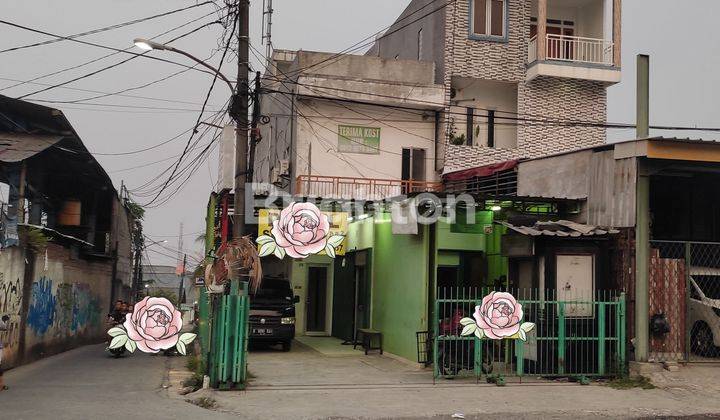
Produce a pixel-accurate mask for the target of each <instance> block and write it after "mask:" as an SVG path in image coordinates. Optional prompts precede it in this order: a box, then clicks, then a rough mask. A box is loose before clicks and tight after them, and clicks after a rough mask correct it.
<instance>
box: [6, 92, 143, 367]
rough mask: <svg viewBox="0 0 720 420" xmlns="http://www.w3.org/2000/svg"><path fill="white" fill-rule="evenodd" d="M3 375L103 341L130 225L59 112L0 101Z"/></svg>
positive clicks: (119, 292)
mask: <svg viewBox="0 0 720 420" xmlns="http://www.w3.org/2000/svg"><path fill="white" fill-rule="evenodd" d="M0 114H2V115H3V117H4V118H3V119H2V120H1V121H0V173H1V174H2V175H1V176H0V183H2V184H5V185H3V187H6V188H8V189H9V198H8V202H7V203H4V205H3V212H2V224H1V228H0V237H1V238H2V243H0V250H1V251H2V252H0V314H3V315H5V314H7V315H9V316H10V328H9V331H8V332H6V333H2V336H1V337H0V340H2V342H3V344H4V346H5V349H4V355H3V367H5V368H7V367H12V366H16V365H18V364H21V363H27V362H30V361H33V360H36V359H39V358H41V357H45V356H48V355H51V354H55V353H58V352H61V351H64V350H67V349H70V348H73V347H77V346H79V345H83V344H87V343H97V342H101V341H102V340H104V339H105V337H106V326H107V325H106V323H105V319H106V315H107V314H108V312H109V311H110V306H111V301H112V300H114V299H125V300H130V298H131V272H132V250H131V236H132V234H131V232H132V226H133V225H134V224H135V220H134V218H133V215H132V213H131V212H130V210H129V209H128V206H127V202H126V201H125V199H124V198H122V197H120V196H119V195H118V192H117V191H116V190H115V188H114V187H113V184H112V182H111V180H110V178H109V177H108V175H107V173H105V171H104V169H103V168H102V166H100V164H99V163H98V162H97V161H95V159H94V158H93V156H92V155H91V154H90V152H88V150H87V148H85V146H84V145H83V143H82V141H81V140H80V138H79V136H78V135H77V133H76V132H75V130H74V129H73V127H72V125H70V123H69V122H68V120H67V119H66V118H65V116H64V115H63V114H62V112H61V111H59V110H57V109H53V108H48V107H44V106H40V105H36V104H32V103H29V102H24V101H20V100H17V99H12V98H8V97H5V96H0Z"/></svg>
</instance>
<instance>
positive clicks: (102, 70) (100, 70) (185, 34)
mask: <svg viewBox="0 0 720 420" xmlns="http://www.w3.org/2000/svg"><path fill="white" fill-rule="evenodd" d="M0 23H2V21H0ZM212 23H214V22H211V23H208V24H205V25H202V26H200V27H198V28H195V29H193V30H191V31H189V32H186V33H184V34H182V35H180V36H178V37H175V38H173V39H172V40H170V41H168V42H173V41H176V40H178V39H180V38H183V37H186V36H188V35H190V34H193V33H195V32H197V31H199V30H200V29H203V28H205V27H207V26H209V25H211V24H212ZM78 42H79V41H78ZM117 51H119V52H124V53H127V54H132V57H130V58H127V59H125V60H122V61H120V62H117V63H115V64H111V65H109V66H105V67H103V68H101V69H98V70H95V71H92V72H90V73H87V74H84V75H82V76H78V77H75V78H73V79H70V80H67V81H65V82H62V83H58V84H55V85H52V86H49V87H46V88H43V89H39V90H36V91H34V92H30V93H26V94H24V95H22V96H19V97H18V99H23V98H26V97H28V96H32V95H35V94H38V93H42V92H47V91H48V90H51V89H55V88H58V87H60V86H64V85H67V84H69V83H73V82H77V81H78V80H82V79H86V78H88V77H91V76H94V75H96V74H98V73H102V72H104V71H106V70H110V69H112V68H115V67H118V66H120V65H123V64H125V63H127V62H129V61H132V60H134V59H136V58H138V57H144V58H151V59H155V60H160V61H164V62H168V63H174V64H178V65H180V66H182V67H185V68H186V69H192V70H195V71H199V72H202V73H208V74H212V72H210V71H207V70H202V69H198V68H195V67H194V66H188V65H185V64H180V63H176V62H175V61H170V60H166V59H164V58H159V57H154V56H151V55H146V54H147V53H148V51H145V52H143V53H141V54H137V53H131V52H130V51H128V50H117Z"/></svg>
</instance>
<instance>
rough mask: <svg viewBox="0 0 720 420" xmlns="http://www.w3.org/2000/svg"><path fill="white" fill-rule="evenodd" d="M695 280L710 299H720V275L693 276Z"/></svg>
mask: <svg viewBox="0 0 720 420" xmlns="http://www.w3.org/2000/svg"><path fill="white" fill-rule="evenodd" d="M693 280H695V283H696V284H697V285H698V287H699V288H700V290H702V292H703V294H704V295H705V297H706V298H708V299H720V276H698V275H695V276H693Z"/></svg>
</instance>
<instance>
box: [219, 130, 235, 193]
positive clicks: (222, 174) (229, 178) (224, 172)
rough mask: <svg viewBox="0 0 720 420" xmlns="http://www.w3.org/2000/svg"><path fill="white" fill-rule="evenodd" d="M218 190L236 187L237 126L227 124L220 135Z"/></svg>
mask: <svg viewBox="0 0 720 420" xmlns="http://www.w3.org/2000/svg"><path fill="white" fill-rule="evenodd" d="M219 149H220V157H219V159H218V163H219V168H218V191H222V190H232V189H233V188H235V127H233V126H232V125H226V126H225V127H224V128H223V130H222V135H221V137H220V147H219Z"/></svg>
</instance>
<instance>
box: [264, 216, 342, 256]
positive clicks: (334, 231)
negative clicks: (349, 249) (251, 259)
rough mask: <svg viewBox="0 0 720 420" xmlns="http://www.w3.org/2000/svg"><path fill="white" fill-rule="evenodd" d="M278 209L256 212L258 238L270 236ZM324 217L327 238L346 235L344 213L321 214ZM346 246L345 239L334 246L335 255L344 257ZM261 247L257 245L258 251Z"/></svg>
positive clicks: (322, 253)
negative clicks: (328, 229) (328, 226)
mask: <svg viewBox="0 0 720 420" xmlns="http://www.w3.org/2000/svg"><path fill="white" fill-rule="evenodd" d="M280 211H281V210H280V209H260V210H259V211H258V237H263V236H270V235H271V233H272V232H271V230H272V225H273V222H274V221H275V220H278V218H279V217H280ZM322 214H323V215H324V216H327V218H328V220H329V222H330V232H329V235H328V236H333V235H343V236H344V235H346V234H347V231H348V215H347V213H344V212H326V211H324V212H322ZM346 246H347V238H344V239H343V241H342V242H341V243H340V244H338V245H335V255H345V251H346ZM260 247H261V245H260V244H258V249H260ZM325 254H326V252H325V251H322V252H320V253H319V255H325Z"/></svg>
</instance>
